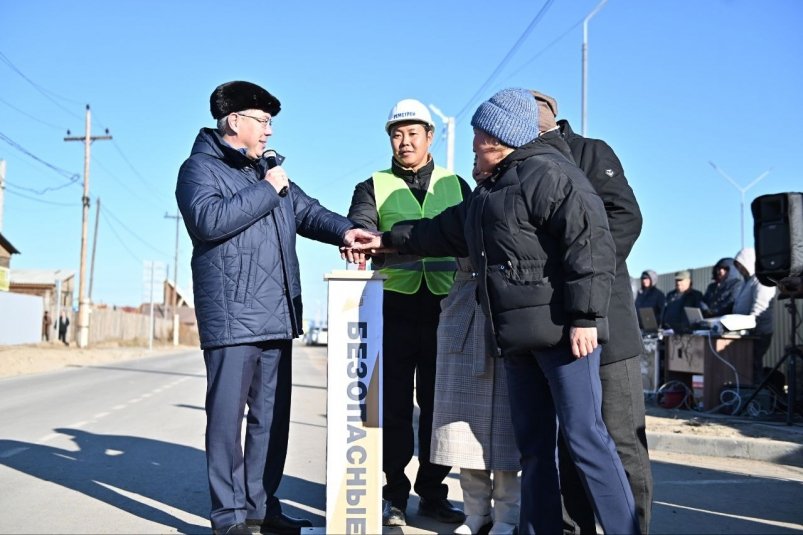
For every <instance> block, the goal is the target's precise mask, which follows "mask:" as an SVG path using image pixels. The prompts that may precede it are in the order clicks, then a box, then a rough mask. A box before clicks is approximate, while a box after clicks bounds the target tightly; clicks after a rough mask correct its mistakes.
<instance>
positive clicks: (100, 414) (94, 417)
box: [92, 412, 111, 420]
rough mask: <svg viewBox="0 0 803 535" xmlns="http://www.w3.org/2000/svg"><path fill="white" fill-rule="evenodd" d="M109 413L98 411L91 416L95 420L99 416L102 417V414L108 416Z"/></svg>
mask: <svg viewBox="0 0 803 535" xmlns="http://www.w3.org/2000/svg"><path fill="white" fill-rule="evenodd" d="M109 414H111V413H110V412H99V413H97V414H96V415H95V416H93V417H92V418H93V419H95V420H97V419H99V418H103V417H104V416H108V415H109Z"/></svg>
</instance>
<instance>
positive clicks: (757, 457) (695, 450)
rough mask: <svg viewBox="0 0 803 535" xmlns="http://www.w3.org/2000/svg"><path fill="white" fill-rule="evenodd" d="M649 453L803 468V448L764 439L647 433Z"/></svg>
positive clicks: (798, 445)
mask: <svg viewBox="0 0 803 535" xmlns="http://www.w3.org/2000/svg"><path fill="white" fill-rule="evenodd" d="M647 445H648V446H649V449H650V450H654V451H666V452H671V453H683V454H686V455H706V456H713V457H726V458H732V459H750V460H754V461H764V462H769V463H776V464H784V465H789V466H797V467H801V468H803V445H801V444H796V443H794V442H783V441H779V440H770V439H765V438H723V437H700V436H687V435H682V434H679V433H650V432H649V431H648V432H647Z"/></svg>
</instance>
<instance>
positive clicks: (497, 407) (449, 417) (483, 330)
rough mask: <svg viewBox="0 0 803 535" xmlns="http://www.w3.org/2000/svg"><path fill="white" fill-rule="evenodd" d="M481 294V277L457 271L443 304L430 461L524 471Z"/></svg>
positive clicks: (504, 379)
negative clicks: (478, 300)
mask: <svg viewBox="0 0 803 535" xmlns="http://www.w3.org/2000/svg"><path fill="white" fill-rule="evenodd" d="M461 260H462V259H461ZM463 263H464V262H463ZM476 295H477V281H476V279H475V278H472V277H471V273H470V272H466V271H458V272H457V277H456V280H455V283H454V286H452V289H451V291H450V292H449V295H448V296H447V297H446V298H445V299H444V300H443V301H442V302H441V315H440V321H439V324H438V358H437V374H436V377H435V410H434V414H433V419H432V448H431V451H432V453H431V458H430V460H431V461H432V462H433V463H436V464H442V465H446V466H458V467H460V468H473V469H477V470H520V469H521V466H520V463H519V458H520V454H519V452H518V449H517V448H516V441H515V437H514V436H513V424H512V423H511V420H510V405H509V401H508V394H507V378H506V376H505V367H504V363H503V361H502V359H501V358H495V357H494V356H493V355H495V354H496V347H495V342H494V341H493V340H492V339H491V336H490V324H489V321H488V317H487V316H486V315H485V313H483V311H482V308H481V307H480V305H479V303H478V302H477V298H476Z"/></svg>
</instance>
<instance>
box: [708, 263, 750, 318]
mask: <svg viewBox="0 0 803 535" xmlns="http://www.w3.org/2000/svg"><path fill="white" fill-rule="evenodd" d="M711 279H712V281H711V284H709V285H708V288H706V289H705V293H704V294H703V304H702V305H701V308H702V309H703V316H704V317H706V318H712V317H719V316H724V315H725V314H730V313H731V312H732V311H733V302H734V300H735V299H736V296H737V295H739V292H740V291H741V289H742V284H743V283H744V279H743V278H742V275H741V273H739V270H738V269H736V268H735V267H734V266H733V258H720V259H719V260H718V261H717V263H716V264H714V267H712V268H711Z"/></svg>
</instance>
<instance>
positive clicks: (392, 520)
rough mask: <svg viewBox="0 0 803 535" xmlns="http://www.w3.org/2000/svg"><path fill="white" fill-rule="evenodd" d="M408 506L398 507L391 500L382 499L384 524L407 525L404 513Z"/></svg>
mask: <svg viewBox="0 0 803 535" xmlns="http://www.w3.org/2000/svg"><path fill="white" fill-rule="evenodd" d="M404 509H406V507H396V506H395V505H393V504H392V503H391V502H390V501H389V500H382V525H383V526H406V525H407V517H406V516H405V515H404Z"/></svg>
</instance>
